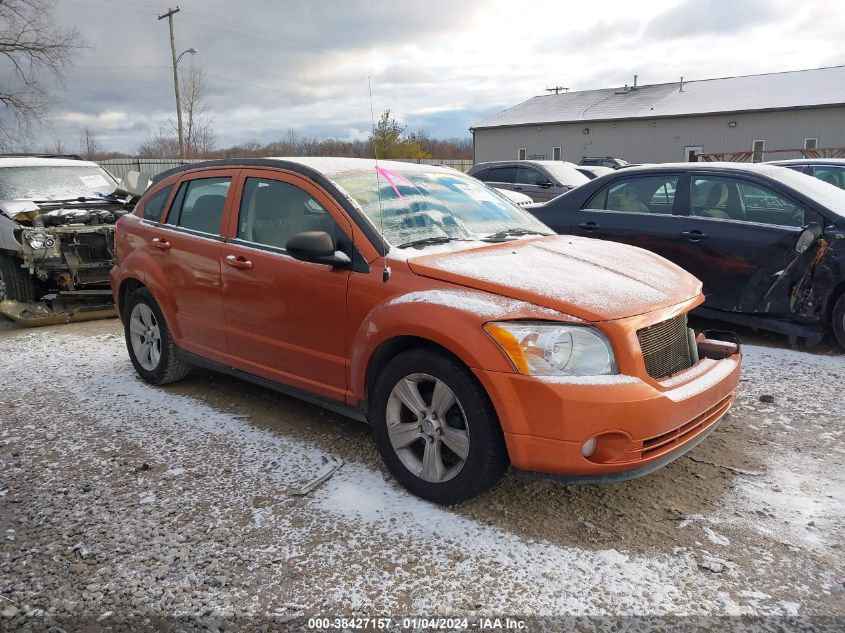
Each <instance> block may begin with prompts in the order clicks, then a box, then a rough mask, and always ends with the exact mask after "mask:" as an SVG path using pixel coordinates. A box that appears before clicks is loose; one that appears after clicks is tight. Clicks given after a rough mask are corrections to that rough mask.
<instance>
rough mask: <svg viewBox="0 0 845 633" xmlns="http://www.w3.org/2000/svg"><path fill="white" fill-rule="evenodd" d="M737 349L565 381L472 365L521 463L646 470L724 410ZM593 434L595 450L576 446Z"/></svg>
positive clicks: (573, 472)
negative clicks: (677, 366)
mask: <svg viewBox="0 0 845 633" xmlns="http://www.w3.org/2000/svg"><path fill="white" fill-rule="evenodd" d="M740 362H741V354H740V353H739V351H738V350H737V352H736V353H734V354H731V355H730V356H728V357H726V358H722V359H719V360H715V359H711V358H705V359H704V360H702V361H700V362H699V363H697V364H696V365H694V366H693V367H691V368H690V369H688V370H686V371H684V372H681V373H679V374H677V375H675V376H673V377H671V378H669V379H665V380H662V381H655V380H653V379H651V378H648V377H642V378H639V377H621V378H620V379H619V380H616V381H614V380H610V381H602V380H595V381H590V380H580V381H577V380H576V381H574V382H573V383H571V384H568V383H562V382H549V381H544V380H542V379H538V378H536V377H532V376H523V375H520V374H507V373H503V372H488V371H484V370H476V371H475V373H476V376H477V377H478V379H479V380H480V381H481V383H482V384H483V385H484V387H485V388H486V389H487V393H488V394H490V396H491V399H492V400H493V405H494V406H495V408H496V411H497V413H498V414H499V419H500V421H501V424H502V428H503V430H504V434H505V441H506V443H507V448H508V453H509V455H510V460H511V464H512V466H513V467H514V468H516V469H518V470H520V471H528V472H531V473H542V474H543V475H553V476H556V477H555V478H557V479H565V480H569V481H616V480H621V479H629V478H631V477H635V476H639V475H643V474H646V473H648V472H651V471H653V470H655V469H656V468H659V467H660V466H662V465H665V464H666V463H668V462H670V461H672V460H673V459H676V458H677V457H679V456H681V455H683V454H684V453H685V452H686V451H688V450H690V448H692V446H694V445H695V444H697V443H698V442H699V441H701V439H703V437H704V436H706V435H707V434H708V433H709V432H710V431H711V430H712V429H713V428H714V427H715V425H716V424H717V423H718V422H719V420H721V419H722V418H723V417H724V415H725V414H726V413H727V412H728V410H729V409H730V407H731V405H732V404H733V400H734V392H735V391H736V388H737V386H738V384H739V372H740ZM591 438H596V440H597V443H596V449H595V452H594V453H593V454H592V455H590V456H589V457H585V456H584V455H583V454H582V446H583V445H584V442H586V441H588V440H590V439H591Z"/></svg>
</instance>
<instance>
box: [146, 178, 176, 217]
mask: <svg viewBox="0 0 845 633" xmlns="http://www.w3.org/2000/svg"><path fill="white" fill-rule="evenodd" d="M171 191H173V185H170V186H169V187H165V188H164V189H162V190H161V191H156V192H155V193H154V194H153V195H151V196H150V197H149V198H147V201H146V202H144V208H143V210H142V212H143V218H144V219H145V220H152V221H153V222H158V221H159V220H160V219H161V214H162V213H164V205H166V204H167V200H168V198H170V192H171Z"/></svg>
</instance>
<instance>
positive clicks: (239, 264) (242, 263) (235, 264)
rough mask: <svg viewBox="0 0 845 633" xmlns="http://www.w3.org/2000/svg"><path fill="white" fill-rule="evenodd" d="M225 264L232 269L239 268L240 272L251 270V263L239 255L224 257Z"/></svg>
mask: <svg viewBox="0 0 845 633" xmlns="http://www.w3.org/2000/svg"><path fill="white" fill-rule="evenodd" d="M223 261H224V262H226V264H228V265H229V266H231V267H232V268H240V269H241V270H252V262H251V261H250V260H248V259H247V258H246V257H242V256H241V255H226V257H225V258H224V259H223Z"/></svg>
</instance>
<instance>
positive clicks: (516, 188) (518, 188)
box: [513, 187, 525, 191]
mask: <svg viewBox="0 0 845 633" xmlns="http://www.w3.org/2000/svg"><path fill="white" fill-rule="evenodd" d="M513 189H514V191H522V190H523V189H525V187H514V188H513Z"/></svg>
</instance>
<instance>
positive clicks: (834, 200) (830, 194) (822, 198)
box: [760, 165, 845, 220]
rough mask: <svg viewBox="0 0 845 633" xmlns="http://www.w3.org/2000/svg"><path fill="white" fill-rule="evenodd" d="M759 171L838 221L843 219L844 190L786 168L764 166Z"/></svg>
mask: <svg viewBox="0 0 845 633" xmlns="http://www.w3.org/2000/svg"><path fill="white" fill-rule="evenodd" d="M760 171H762V172H763V173H765V174H766V175H767V176H770V177H771V178H774V179H775V180H778V181H780V182H782V183H783V184H785V185H786V186H787V187H791V188H792V189H795V191H797V192H798V193H802V194H804V195H805V196H807V197H808V198H812V199H813V200H815V201H816V202H818V203H819V204H821V205H822V206H824V207H825V208H827V209H829V210H830V211H832V212H833V213H835V214H836V216H837V217H838V219H840V220H841V219H845V190H843V189H840V188H839V187H837V186H835V185H832V184H830V183H827V182H825V181H823V180H819V179H818V178H815V177H813V176H808V175H807V174H802V173H799V172H797V171H795V170H793V169H787V168H786V167H776V166H774V165H766V166H763V167H760Z"/></svg>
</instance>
